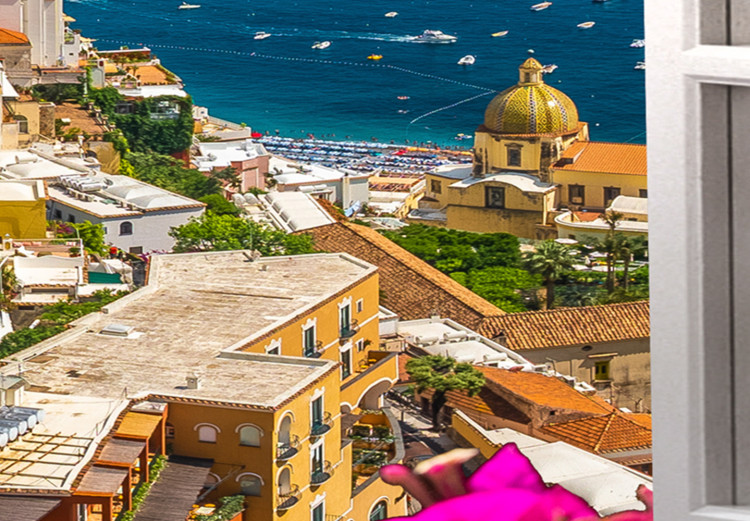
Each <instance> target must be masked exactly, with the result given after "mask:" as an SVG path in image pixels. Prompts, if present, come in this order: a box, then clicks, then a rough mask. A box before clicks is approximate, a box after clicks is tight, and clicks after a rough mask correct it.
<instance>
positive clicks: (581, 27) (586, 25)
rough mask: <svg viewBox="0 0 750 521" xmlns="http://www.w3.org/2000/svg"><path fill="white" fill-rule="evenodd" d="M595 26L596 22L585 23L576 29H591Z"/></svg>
mask: <svg viewBox="0 0 750 521" xmlns="http://www.w3.org/2000/svg"><path fill="white" fill-rule="evenodd" d="M595 24H596V22H583V23H580V24H578V25H577V26H576V27H578V28H579V29H591V28H592V27H594V25H595Z"/></svg>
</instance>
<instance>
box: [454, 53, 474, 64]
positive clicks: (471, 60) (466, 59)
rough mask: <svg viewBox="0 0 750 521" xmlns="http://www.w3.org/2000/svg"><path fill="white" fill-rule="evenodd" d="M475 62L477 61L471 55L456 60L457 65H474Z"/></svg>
mask: <svg viewBox="0 0 750 521" xmlns="http://www.w3.org/2000/svg"><path fill="white" fill-rule="evenodd" d="M476 61H477V59H476V58H475V57H474V56H472V55H471V54H467V55H466V56H464V57H463V58H461V59H460V60H458V64H459V65H474V63H476Z"/></svg>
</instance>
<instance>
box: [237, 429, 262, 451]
mask: <svg viewBox="0 0 750 521" xmlns="http://www.w3.org/2000/svg"><path fill="white" fill-rule="evenodd" d="M260 436H261V432H260V429H259V428H258V427H254V426H252V425H247V426H245V427H242V428H241V429H240V445H246V446H248V447H260Z"/></svg>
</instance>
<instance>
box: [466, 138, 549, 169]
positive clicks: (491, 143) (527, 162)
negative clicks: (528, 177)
mask: <svg viewBox="0 0 750 521" xmlns="http://www.w3.org/2000/svg"><path fill="white" fill-rule="evenodd" d="M541 143H542V140H541V139H540V138H528V139H503V138H499V137H498V136H493V135H492V134H489V133H486V132H477V133H476V134H475V137H474V149H475V150H476V156H478V157H479V158H481V160H482V162H483V165H484V170H483V171H484V172H493V171H498V170H516V171H523V172H529V173H533V172H539V169H540V158H541V154H542V152H541ZM509 145H510V146H520V147H521V166H509V165H508V153H507V148H508V146H509Z"/></svg>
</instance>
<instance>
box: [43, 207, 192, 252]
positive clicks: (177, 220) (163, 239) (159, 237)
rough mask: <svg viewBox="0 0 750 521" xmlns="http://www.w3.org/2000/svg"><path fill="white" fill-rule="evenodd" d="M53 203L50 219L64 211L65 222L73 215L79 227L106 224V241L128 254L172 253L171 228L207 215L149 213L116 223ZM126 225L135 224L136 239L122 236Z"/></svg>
mask: <svg viewBox="0 0 750 521" xmlns="http://www.w3.org/2000/svg"><path fill="white" fill-rule="evenodd" d="M49 203H50V204H49V208H48V209H47V218H48V219H49V218H51V216H53V215H54V211H55V210H60V211H61V212H62V219H63V221H66V222H67V221H69V216H70V215H72V216H73V217H74V218H75V222H76V223H82V222H84V221H91V222H92V223H94V224H103V225H104V228H105V234H104V240H105V241H106V242H107V243H108V244H112V245H114V246H117V247H118V248H120V249H121V250H124V251H130V250H131V248H137V247H141V248H143V253H148V252H150V251H155V250H160V251H171V250H172V248H173V247H174V239H172V237H170V236H169V230H170V228H172V227H173V226H180V225H182V224H185V223H187V222H188V220H190V218H191V217H198V216H199V215H201V214H202V213H203V208H186V209H182V210H174V211H163V212H148V213H146V214H139V215H133V216H129V217H118V218H114V219H101V218H99V217H95V216H93V215H90V214H87V213H86V212H83V211H81V210H78V209H76V208H72V207H69V206H66V205H64V204H61V203H59V202H57V201H52V200H51V201H49ZM125 221H129V222H131V223H133V234H132V235H120V224H121V223H122V222H125Z"/></svg>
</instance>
